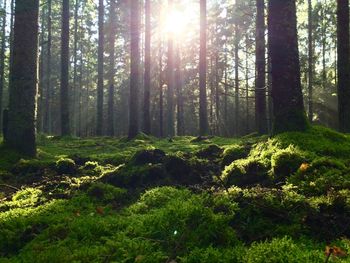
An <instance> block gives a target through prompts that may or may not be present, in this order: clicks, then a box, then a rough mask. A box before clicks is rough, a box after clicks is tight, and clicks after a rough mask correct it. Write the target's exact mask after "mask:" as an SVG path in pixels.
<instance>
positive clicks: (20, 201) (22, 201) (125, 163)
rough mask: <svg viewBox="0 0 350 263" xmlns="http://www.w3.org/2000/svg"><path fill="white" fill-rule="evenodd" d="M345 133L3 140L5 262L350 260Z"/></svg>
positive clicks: (1, 244) (349, 145) (0, 194)
mask: <svg viewBox="0 0 350 263" xmlns="http://www.w3.org/2000/svg"><path fill="white" fill-rule="evenodd" d="M349 253H350V136H348V135H343V134H340V133H337V132H335V131H332V130H329V129H326V128H322V127H312V128H310V130H309V131H307V132H304V133H297V132H295V133H284V134H280V135H278V136H275V137H271V138H270V137H267V136H262V137H258V136H254V135H251V136H246V137H243V138H240V139H227V138H218V137H213V138H207V139H204V140H198V139H196V138H194V137H176V138H174V139H173V140H171V141H169V140H167V139H162V140H160V139H156V138H153V137H149V136H145V135H139V136H138V137H137V138H136V139H135V140H133V141H127V140H126V139H124V138H121V139H115V138H107V137H106V138H89V139H78V138H64V137H47V136H40V137H39V138H38V157H37V159H34V160H24V159H20V158H19V157H18V156H17V154H16V153H14V152H11V151H10V150H8V149H6V148H4V147H2V148H1V147H0V262H45V263H46V262H51V263H55V262H59V263H61V262H63V263H64V262H149V263H156V262H162V263H164V262H172V263H175V262H178V263H180V262H184V263H185V262H187V263H192V262H193V263H194V262H209V263H216V262H218V263H220V262H223V263H226V262H227V263H228V262H276V263H278V262H298V263H300V262H350V256H348V254H349Z"/></svg>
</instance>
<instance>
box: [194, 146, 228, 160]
mask: <svg viewBox="0 0 350 263" xmlns="http://www.w3.org/2000/svg"><path fill="white" fill-rule="evenodd" d="M222 153H223V150H222V149H221V148H220V147H219V146H218V145H216V144H210V145H208V146H207V147H205V148H203V149H201V150H199V151H197V152H196V153H195V155H196V156H197V157H198V158H202V159H210V160H215V159H218V158H220V157H221V155H222Z"/></svg>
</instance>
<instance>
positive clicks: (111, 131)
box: [107, 0, 117, 136]
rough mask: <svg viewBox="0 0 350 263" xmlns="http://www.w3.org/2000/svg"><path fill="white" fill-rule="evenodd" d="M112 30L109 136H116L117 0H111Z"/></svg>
mask: <svg viewBox="0 0 350 263" xmlns="http://www.w3.org/2000/svg"><path fill="white" fill-rule="evenodd" d="M109 20H110V32H109V48H110V51H109V67H110V68H109V83H108V85H109V92H108V117H107V118H108V125H107V132H108V135H109V136H114V85H115V81H114V78H115V36H116V34H117V32H116V23H117V21H116V0H111V2H110V11H109Z"/></svg>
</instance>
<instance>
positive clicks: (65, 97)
mask: <svg viewBox="0 0 350 263" xmlns="http://www.w3.org/2000/svg"><path fill="white" fill-rule="evenodd" d="M62 3H63V6H62V32H61V135H62V136H67V135H70V125H69V80H68V75H69V0H63V2H62Z"/></svg>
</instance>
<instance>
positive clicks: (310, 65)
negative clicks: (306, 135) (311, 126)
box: [308, 0, 314, 123]
mask: <svg viewBox="0 0 350 263" xmlns="http://www.w3.org/2000/svg"><path fill="white" fill-rule="evenodd" d="M308 20H309V22H308V23H309V25H308V46H309V50H308V51H309V54H308V92H309V94H308V109H309V114H308V116H309V122H310V123H312V120H313V115H314V111H313V102H312V97H313V88H312V86H313V79H314V57H313V56H314V47H313V34H312V30H313V24H312V1H311V0H308Z"/></svg>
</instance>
